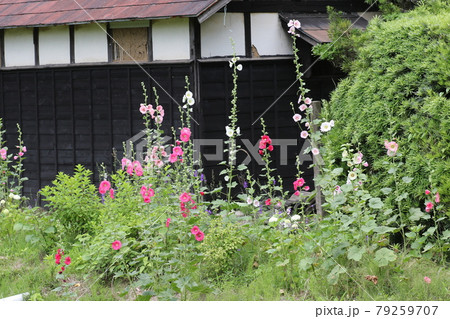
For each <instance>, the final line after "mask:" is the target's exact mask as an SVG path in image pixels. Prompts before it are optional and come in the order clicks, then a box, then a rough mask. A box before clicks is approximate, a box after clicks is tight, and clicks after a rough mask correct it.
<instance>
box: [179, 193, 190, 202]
mask: <svg viewBox="0 0 450 319" xmlns="http://www.w3.org/2000/svg"><path fill="white" fill-rule="evenodd" d="M179 199H180V202H182V203H187V202H189V201H190V200H191V195H189V194H188V193H183V194H181V195H180V198H179Z"/></svg>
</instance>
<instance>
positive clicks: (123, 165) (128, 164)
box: [122, 157, 131, 170]
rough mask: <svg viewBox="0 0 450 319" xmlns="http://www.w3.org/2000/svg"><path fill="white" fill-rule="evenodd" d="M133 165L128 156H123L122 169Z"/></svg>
mask: <svg viewBox="0 0 450 319" xmlns="http://www.w3.org/2000/svg"><path fill="white" fill-rule="evenodd" d="M130 165H131V161H130V160H129V159H128V158H125V157H124V158H122V170H123V169H125V167H128V166H130Z"/></svg>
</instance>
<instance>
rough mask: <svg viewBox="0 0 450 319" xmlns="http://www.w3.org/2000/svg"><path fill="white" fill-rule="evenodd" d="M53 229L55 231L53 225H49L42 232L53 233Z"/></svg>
mask: <svg viewBox="0 0 450 319" xmlns="http://www.w3.org/2000/svg"><path fill="white" fill-rule="evenodd" d="M55 231H56V229H55V227H53V226H50V227H48V228H47V229H46V230H44V233H46V234H54V233H55Z"/></svg>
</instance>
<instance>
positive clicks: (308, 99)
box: [305, 97, 312, 105]
mask: <svg viewBox="0 0 450 319" xmlns="http://www.w3.org/2000/svg"><path fill="white" fill-rule="evenodd" d="M305 103H306V104H308V105H309V104H311V103H312V100H311V99H310V98H309V97H306V98H305Z"/></svg>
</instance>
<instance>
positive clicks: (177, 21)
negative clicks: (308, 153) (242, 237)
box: [0, 0, 368, 197]
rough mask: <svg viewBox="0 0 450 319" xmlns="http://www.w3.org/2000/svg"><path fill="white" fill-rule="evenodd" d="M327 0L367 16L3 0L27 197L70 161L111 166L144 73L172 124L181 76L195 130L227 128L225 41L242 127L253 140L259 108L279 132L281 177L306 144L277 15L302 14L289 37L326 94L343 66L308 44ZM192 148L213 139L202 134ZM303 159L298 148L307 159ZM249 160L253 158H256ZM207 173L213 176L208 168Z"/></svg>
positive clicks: (204, 0) (206, 5)
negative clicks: (238, 66) (234, 64)
mask: <svg viewBox="0 0 450 319" xmlns="http://www.w3.org/2000/svg"><path fill="white" fill-rule="evenodd" d="M327 5H330V6H333V7H335V8H336V9H338V10H341V11H344V12H347V13H349V14H350V16H351V18H352V19H353V21H354V22H356V24H357V25H358V26H360V27H364V26H365V24H366V23H367V21H366V20H364V19H363V18H361V17H360V15H361V14H362V12H364V11H365V10H366V9H367V7H368V6H367V4H365V3H364V1H363V0H360V1H356V0H352V1H341V0H329V1H309V0H292V1H288V0H278V1H275V0H274V1H262V0H260V1H257V0H241V1H239V0H236V1H231V0H0V117H1V118H3V122H4V126H5V128H6V130H7V134H6V135H5V136H4V137H5V138H6V139H7V140H8V146H9V148H10V149H14V147H15V146H14V145H16V141H15V139H16V138H17V131H16V123H19V124H20V126H21V127H22V130H23V139H24V141H25V145H26V146H27V148H28V152H27V154H26V155H27V159H26V161H25V169H26V176H27V177H28V178H29V180H28V181H27V182H26V183H25V188H24V193H25V195H26V196H30V197H35V195H36V192H37V191H38V190H39V189H40V188H42V187H43V186H45V185H47V184H49V183H50V182H51V181H52V180H53V179H54V177H55V175H56V174H57V172H59V171H63V172H68V173H69V172H71V171H72V170H73V167H74V165H75V164H83V165H85V166H86V167H88V168H90V169H92V170H94V171H95V172H96V173H95V174H96V176H95V179H96V180H98V178H99V177H98V172H97V169H96V168H97V165H99V164H101V163H104V164H105V165H106V166H107V167H109V168H112V166H113V164H114V163H113V161H114V158H115V156H114V152H113V150H115V152H116V154H117V157H118V158H119V159H120V158H121V157H122V153H123V142H125V141H127V140H129V139H131V138H133V136H136V134H139V132H140V131H141V130H142V129H143V128H144V127H143V125H142V119H141V116H140V115H141V114H140V113H139V104H140V103H142V102H143V94H142V93H143V91H142V87H141V82H144V83H145V85H146V87H147V89H148V93H149V96H150V101H149V102H153V99H154V96H153V92H152V90H151V89H150V88H151V87H155V88H156V89H157V91H158V95H159V97H160V104H161V105H163V106H164V108H165V110H166V116H165V119H164V126H163V127H164V128H165V129H166V130H167V133H168V134H169V135H171V132H170V129H169V128H170V127H171V126H174V127H179V126H180V123H179V120H178V104H179V103H181V100H182V97H183V95H184V93H185V88H184V86H185V76H188V77H189V81H190V90H191V91H192V92H194V97H195V100H196V103H195V105H194V106H193V108H194V120H195V122H196V123H194V124H193V130H194V136H195V137H197V138H201V139H221V138H224V137H225V134H224V133H225V129H224V128H225V125H226V124H227V113H228V110H229V108H230V95H231V92H230V91H231V86H232V77H231V71H230V68H229V65H228V61H229V59H230V56H232V55H233V53H235V54H236V55H237V56H239V57H240V58H241V59H240V62H241V63H242V65H243V70H242V72H240V73H239V81H238V83H239V84H238V85H239V88H238V95H239V100H238V105H239V126H240V127H241V130H242V134H243V138H245V139H248V140H249V141H251V142H252V144H253V145H255V143H257V141H258V139H259V138H260V136H261V132H260V129H261V126H260V123H259V122H258V121H257V120H258V118H259V117H260V115H261V114H263V113H264V112H265V113H264V119H265V121H266V123H267V126H268V131H269V133H270V136H271V137H272V138H273V139H274V140H282V139H286V140H288V141H287V142H286V143H287V146H286V149H287V151H288V152H287V154H288V156H287V158H286V159H283V158H280V157H279V156H278V157H277V156H275V158H274V164H275V165H277V167H278V172H279V174H280V175H282V176H283V177H285V178H286V180H287V181H289V177H290V175H292V174H293V172H294V171H295V167H294V165H295V156H296V154H298V153H299V152H300V150H301V149H302V147H303V146H304V145H303V144H301V141H300V139H299V138H298V137H299V132H298V128H296V127H295V126H294V125H293V122H292V110H291V106H290V102H291V101H293V102H295V101H297V96H296V85H295V83H294V81H295V74H294V68H293V63H292V42H291V38H290V37H289V35H288V34H287V32H286V31H287V27H286V24H287V21H289V19H292V18H295V19H299V20H300V21H301V23H302V29H301V37H300V40H299V41H297V45H298V48H299V49H300V52H301V58H302V64H303V65H304V69H303V70H304V71H306V73H305V77H306V81H307V85H308V87H309V88H310V89H311V97H312V98H313V99H315V100H319V99H321V98H327V97H328V94H329V92H330V91H331V90H332V89H333V88H334V87H335V83H336V82H337V80H338V79H339V78H340V77H341V76H342V74H341V73H340V72H339V71H338V70H337V69H335V68H334V67H333V66H332V65H330V64H329V63H327V62H323V61H319V62H317V63H315V57H313V56H312V55H311V47H312V46H313V45H315V44H317V43H323V42H329V41H330V40H329V38H328V35H327V28H328V20H327V16H326V6H327ZM358 13H359V14H358ZM230 38H231V39H232V41H233V43H234V45H232V44H231V41H230ZM197 123H198V125H197ZM206 144H207V143H206ZM201 151H202V152H203V153H205V154H214V153H216V152H217V149H216V146H206V145H205V146H201ZM219 161H220V160H217V161H216V162H214V161H206V162H205V166H206V167H207V168H214V167H215V165H217V163H218V162H219ZM309 164H310V163H309V162H308V161H307V159H306V160H305V163H304V166H305V169H304V170H306V167H307V166H308V165H309ZM250 166H251V168H252V169H253V170H254V171H257V170H258V163H257V161H255V160H252V161H251V164H250ZM207 176H208V178H210V179H212V177H211V176H212V173H211V172H209V173H208V174H207ZM292 179H293V176H292Z"/></svg>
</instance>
